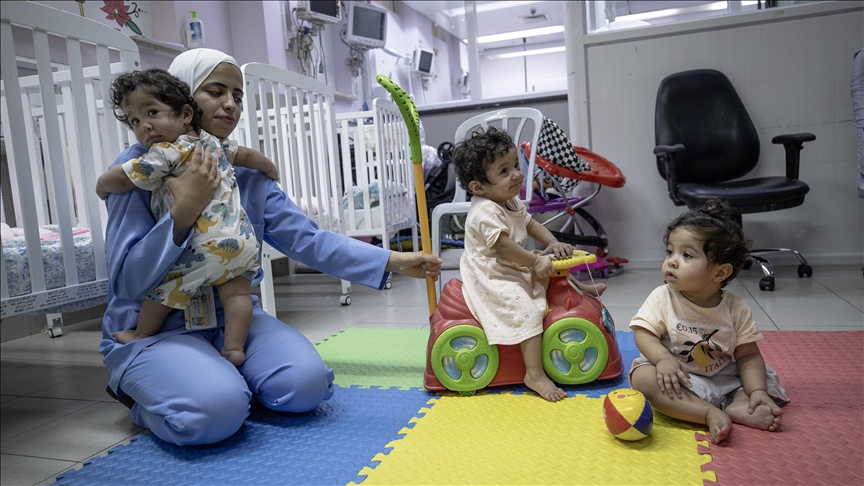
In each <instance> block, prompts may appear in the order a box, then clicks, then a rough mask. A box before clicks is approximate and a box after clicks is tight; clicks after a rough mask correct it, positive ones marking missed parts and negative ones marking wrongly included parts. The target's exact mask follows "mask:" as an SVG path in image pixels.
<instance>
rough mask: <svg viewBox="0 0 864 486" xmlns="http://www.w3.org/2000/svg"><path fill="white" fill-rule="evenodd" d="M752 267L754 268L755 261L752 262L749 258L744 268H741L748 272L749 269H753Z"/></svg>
mask: <svg viewBox="0 0 864 486" xmlns="http://www.w3.org/2000/svg"><path fill="white" fill-rule="evenodd" d="M752 266H753V260H751V259H749V258H748V259H747V261H745V262H744V266H743V267H741V269H742V270H747V269H748V268H750V267H752Z"/></svg>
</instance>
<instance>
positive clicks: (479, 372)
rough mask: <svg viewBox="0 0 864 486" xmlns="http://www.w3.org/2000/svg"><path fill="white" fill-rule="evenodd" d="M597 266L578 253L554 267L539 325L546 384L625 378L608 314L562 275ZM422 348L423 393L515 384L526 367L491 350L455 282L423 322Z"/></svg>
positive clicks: (508, 349)
mask: <svg viewBox="0 0 864 486" xmlns="http://www.w3.org/2000/svg"><path fill="white" fill-rule="evenodd" d="M593 261H596V256H595V255H592V254H590V253H587V252H584V251H581V250H577V251H576V252H574V254H573V257H571V258H569V259H566V260H560V261H556V262H554V263H555V266H556V269H557V271H556V273H555V274H554V275H553V276H552V278H551V279H550V282H549V290H548V292H547V293H546V300H547V303H548V307H549V312H548V313H547V314H546V317H545V318H544V319H543V368H544V369H545V371H546V374H547V375H549V378H551V379H552V381H555V382H557V383H559V384H564V385H576V384H581V383H589V382H592V381H594V380H598V379H600V380H605V379H608V378H615V377H617V376H620V375H621V373H622V372H623V371H624V363H623V362H622V361H621V352H620V350H619V349H618V344H617V342H616V340H615V325H614V323H613V322H612V316H611V315H609V311H607V310H606V308H605V307H603V305H602V304H601V303H600V301H599V300H598V299H597V298H596V297H594V296H593V295H588V294H586V293H584V292H582V291H581V290H579V289H577V288H576V286H575V283H573V282H572V281H571V279H572V278H573V277H572V276H570V272H569V268H570V267H573V266H575V265H580V264H587V263H592V262H593ZM430 327H431V329H430V333H429V343H428V345H427V348H426V375H425V380H424V386H425V387H426V388H427V389H428V390H445V389H447V390H453V391H458V392H461V393H462V394H463V395H473V394H474V392H476V391H477V390H479V389H481V388H485V387H487V386H497V385H512V384H517V383H522V382H523V380H524V378H525V363H524V361H523V360H522V351H521V350H520V349H519V345H518V344H514V345H498V346H496V345H490V344H489V343H488V342H487V341H486V334H485V332H484V331H483V328H482V327H481V326H480V323H479V322H477V320H476V319H474V317H473V316H472V315H471V312H470V311H469V310H468V306H467V305H466V304H465V299H464V298H463V297H462V282H461V281H459V280H456V279H453V280H450V281H449V282H447V285H445V286H444V290H443V292H442V293H441V299H440V300H439V302H438V308H437V309H436V310H435V313H434V314H432V318H431V320H430Z"/></svg>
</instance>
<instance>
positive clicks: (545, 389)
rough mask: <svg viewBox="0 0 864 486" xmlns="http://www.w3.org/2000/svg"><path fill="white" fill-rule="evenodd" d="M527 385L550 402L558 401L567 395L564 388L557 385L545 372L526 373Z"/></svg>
mask: <svg viewBox="0 0 864 486" xmlns="http://www.w3.org/2000/svg"><path fill="white" fill-rule="evenodd" d="M525 385H527V386H528V388H530V389H532V390H534V391H535V392H537V394H538V395H540V396H541V397H543V398H545V399H546V400H549V401H550V402H557V401H558V400H561V399H562V398H566V397H567V394H566V393H565V392H564V390H562V389H560V388H558V387H557V386H555V382H554V381H552V380H550V379H549V377H548V376H546V373H543V372H540V374H539V376H537V375H532V374H531V373H525Z"/></svg>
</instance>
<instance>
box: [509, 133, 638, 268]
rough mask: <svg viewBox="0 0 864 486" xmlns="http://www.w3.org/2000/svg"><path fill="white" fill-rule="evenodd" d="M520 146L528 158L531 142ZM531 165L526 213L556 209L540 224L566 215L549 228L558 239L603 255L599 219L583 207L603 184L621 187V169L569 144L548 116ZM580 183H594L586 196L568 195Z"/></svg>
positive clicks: (604, 244)
mask: <svg viewBox="0 0 864 486" xmlns="http://www.w3.org/2000/svg"><path fill="white" fill-rule="evenodd" d="M521 148H522V152H523V154H524V156H525V157H529V154H530V153H531V144H530V143H529V142H523V143H522V144H521ZM535 165H536V167H537V170H536V171H535V173H534V174H532V176H533V178H534V181H535V184H534V197H532V199H531V203H530V204H529V206H528V212H530V213H532V214H540V213H548V212H559V214H558V215H556V216H554V217H552V218H550V219H548V220H546V221H545V222H544V223H543V224H544V225H545V226H547V227H555V223H556V222H559V221H560V219H561V218H567V221H565V223H564V225H563V227H562V228H561V229H560V230H556V231H552V230H551V229H550V231H552V234H554V235H555V237H556V238H557V239H558V241H562V242H566V243H570V244H571V245H577V246H587V247H594V248H596V250H593V249H592V251H596V253H597V256H598V257H603V256H605V255H606V248H607V247H608V244H609V242H608V239H607V237H606V232H605V231H604V230H603V227H602V225H601V224H600V222H599V221H597V220H596V219H595V218H594V217H593V216H591V214H589V213H588V212H587V211H586V210H585V209H583V208H584V206H587V205H589V204H590V203H591V200H592V199H594V197H595V196H596V195H597V194H598V193H599V192H600V189H601V188H602V187H603V186H608V187H613V188H618V187H622V186H623V185H624V184H625V182H626V181H627V178H626V177H624V174H623V173H622V172H621V170H620V169H618V167H616V166H615V164H613V163H612V162H610V161H609V160H607V159H606V158H604V157H602V156H601V155H598V154H596V153H594V152H591V151H590V150H588V149H586V148H584V147H579V146H575V145H573V144H571V143H570V140H569V139H568V138H567V136H566V135H565V134H564V131H563V130H562V129H561V127H559V126H558V125H557V124H556V123H555V122H554V121H552V120H550V119H549V118H544V120H543V127H542V129H541V133H540V137H539V139H538V141H537V155H536V158H535ZM581 182H589V183H595V184H596V185H597V187H596V189H595V190H594V191H593V192H592V193H591V194H590V195H587V196H575V195H572V194H571V193H572V191H573V189H574V188H576V186H577V185H578V184H579V183H581ZM577 216H578V218H577ZM583 223H587V224H588V226H590V227H591V229H593V232H594V234H590V233H587V232H586V231H584V229H583V226H584V224H583Z"/></svg>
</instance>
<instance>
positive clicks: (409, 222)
mask: <svg viewBox="0 0 864 486" xmlns="http://www.w3.org/2000/svg"><path fill="white" fill-rule="evenodd" d="M336 121H337V124H338V130H339V135H340V150H341V153H342V160H343V163H342V177H343V182H344V186H345V187H346V188H347V187H350V186H351V185H352V184H353V185H354V186H355V187H356V191H357V193H358V195H359V196H360V197H358V198H356V199H357V200H359V202H360V204H359V206H361V207H358V204H356V203H355V198H354V197H352V193H353V192H354V191H352V190H350V189H349V190H348V191H347V192H348V197H347V199H346V201H345V203H344V206H346V211H345V212H344V219H345V224H344V225H343V226H344V228H345V234H347V235H349V236H355V237H360V236H378V237H380V238H381V240H382V242H384V243H383V244H384V245H387V242H388V241H390V239H391V238H392V237H393V236H394V235H395V234H396V233H397V232H399V231H400V230H402V229H412V230H413V232H412V234H413V236H414V238H415V241H414V243H415V246H414V247H415V248H416V209H415V204H414V177H413V172H412V170H413V169H412V167H411V154H410V151H409V148H408V131H407V129H406V125H405V122H404V121H403V120H402V115H401V113H400V112H399V108H398V107H397V106H396V104H395V103H393V102H392V101H388V100H385V99H383V98H377V99H375V100H374V101H373V102H372V110H371V111H359V112H350V113H340V114H338V115H336ZM369 131H371V132H372V138H371V142H372V143H368V142H367V133H368V132H369ZM352 145H353V149H354V162H353V167H352V164H351V163H349V161H350V160H351V147H352ZM373 188H377V201H376V198H374V197H373V195H374V194H373V193H372V190H373ZM373 204H375V205H376V206H374V207H373ZM376 212H378V217H377V218H376V217H375V213H376Z"/></svg>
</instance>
